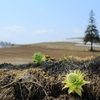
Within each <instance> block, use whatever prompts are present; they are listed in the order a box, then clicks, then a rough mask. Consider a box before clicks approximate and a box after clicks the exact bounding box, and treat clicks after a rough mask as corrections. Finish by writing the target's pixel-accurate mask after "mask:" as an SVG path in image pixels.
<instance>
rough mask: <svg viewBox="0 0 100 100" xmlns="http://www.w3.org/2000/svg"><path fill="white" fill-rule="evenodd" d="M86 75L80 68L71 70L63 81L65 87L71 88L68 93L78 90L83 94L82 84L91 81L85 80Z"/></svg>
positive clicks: (78, 92) (77, 91)
mask: <svg viewBox="0 0 100 100" xmlns="http://www.w3.org/2000/svg"><path fill="white" fill-rule="evenodd" d="M84 77H85V75H83V73H82V72H81V71H79V70H75V71H74V72H70V73H69V74H67V75H66V77H65V80H64V81H63V82H62V83H64V84H65V86H64V87H63V89H64V88H69V89H68V93H69V94H70V93H74V92H76V93H77V94H78V95H79V96H82V90H83V89H82V86H83V85H85V84H88V83H90V82H88V81H84V80H83V79H84Z"/></svg>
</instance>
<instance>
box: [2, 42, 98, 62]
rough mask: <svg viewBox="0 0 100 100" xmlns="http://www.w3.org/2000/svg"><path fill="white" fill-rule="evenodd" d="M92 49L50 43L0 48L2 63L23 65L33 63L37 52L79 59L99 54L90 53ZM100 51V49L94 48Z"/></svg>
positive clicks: (63, 43)
mask: <svg viewBox="0 0 100 100" xmlns="http://www.w3.org/2000/svg"><path fill="white" fill-rule="evenodd" d="M89 49H90V47H86V46H75V43H68V42H51V43H50V42H49V43H38V44H30V45H19V46H17V47H9V48H7V47H6V48H0V59H1V60H0V63H4V62H7V63H13V64H23V63H29V62H32V59H33V58H32V55H33V54H34V53H36V52H42V53H44V54H48V55H50V56H51V57H53V58H55V59H59V58H60V57H61V56H63V55H75V56H79V57H87V56H95V55H97V54H98V53H99V52H90V51H89ZM94 49H95V50H98V51H99V50H100V48H94Z"/></svg>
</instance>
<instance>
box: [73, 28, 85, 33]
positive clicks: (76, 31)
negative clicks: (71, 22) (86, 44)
mask: <svg viewBox="0 0 100 100" xmlns="http://www.w3.org/2000/svg"><path fill="white" fill-rule="evenodd" d="M73 32H74V33H76V34H83V33H84V31H83V30H81V29H74V30H73Z"/></svg>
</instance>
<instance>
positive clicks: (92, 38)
mask: <svg viewBox="0 0 100 100" xmlns="http://www.w3.org/2000/svg"><path fill="white" fill-rule="evenodd" d="M87 42H90V43H91V49H90V51H93V43H98V42H100V38H99V32H98V30H97V27H96V25H95V19H94V13H93V10H91V12H90V18H89V25H88V27H87V29H86V31H85V37H84V43H85V44H86V43H87Z"/></svg>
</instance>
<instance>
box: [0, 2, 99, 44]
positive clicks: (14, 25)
mask: <svg viewBox="0 0 100 100" xmlns="http://www.w3.org/2000/svg"><path fill="white" fill-rule="evenodd" d="M91 10H93V11H94V13H95V16H94V17H95V19H96V23H97V24H96V26H97V29H98V30H99V31H100V0H0V41H7V42H11V43H16V44H30V43H39V42H48V41H55V40H61V39H66V38H73V37H83V36H84V31H85V30H86V27H87V25H88V19H89V14H90V11H91Z"/></svg>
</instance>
